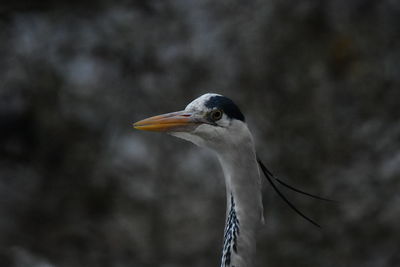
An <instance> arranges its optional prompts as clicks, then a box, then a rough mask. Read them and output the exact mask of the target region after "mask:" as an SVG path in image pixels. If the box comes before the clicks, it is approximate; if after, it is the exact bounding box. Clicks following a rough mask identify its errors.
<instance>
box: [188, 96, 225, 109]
mask: <svg viewBox="0 0 400 267" xmlns="http://www.w3.org/2000/svg"><path fill="white" fill-rule="evenodd" d="M213 96H221V95H219V94H214V93H207V94H204V95H202V96H199V97H198V98H196V99H195V100H193V101H192V102H190V103H189V104H188V105H187V106H186V108H185V110H191V111H193V110H205V109H208V108H206V106H205V103H207V101H208V100H209V99H210V98H211V97H213Z"/></svg>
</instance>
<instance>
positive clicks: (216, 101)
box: [205, 95, 245, 122]
mask: <svg viewBox="0 0 400 267" xmlns="http://www.w3.org/2000/svg"><path fill="white" fill-rule="evenodd" d="M205 106H206V107H207V108H209V109H215V108H216V109H219V110H223V112H224V113H225V114H226V115H227V116H228V117H229V118H232V119H237V120H241V121H243V122H244V121H245V119H244V116H243V114H242V112H241V111H240V109H239V108H238V107H237V106H236V105H235V103H233V101H232V100H230V99H229V98H227V97H225V96H219V95H216V96H212V97H210V99H208V101H207V102H206V103H205Z"/></svg>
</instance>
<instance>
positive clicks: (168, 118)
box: [133, 110, 199, 132]
mask: <svg viewBox="0 0 400 267" xmlns="http://www.w3.org/2000/svg"><path fill="white" fill-rule="evenodd" d="M198 124H199V121H198V120H196V119H194V118H193V113H190V112H187V111H184V110H183V111H178V112H172V113H167V114H162V115H158V116H154V117H150V118H147V119H144V120H141V121H138V122H135V123H134V124H133V127H134V128H135V129H138V130H143V131H154V132H177V131H185V130H187V129H188V127H191V126H196V125H198Z"/></svg>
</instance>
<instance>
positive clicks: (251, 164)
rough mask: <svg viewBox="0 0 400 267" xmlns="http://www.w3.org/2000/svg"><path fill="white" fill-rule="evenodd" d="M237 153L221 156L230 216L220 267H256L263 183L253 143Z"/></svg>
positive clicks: (222, 154)
mask: <svg viewBox="0 0 400 267" xmlns="http://www.w3.org/2000/svg"><path fill="white" fill-rule="evenodd" d="M244 147H245V149H243V146H240V152H239V150H237V153H224V152H221V153H218V158H219V160H220V162H221V165H222V168H223V171H224V175H225V182H226V189H227V213H226V225H225V233H224V244H223V252H222V254H223V255H222V263H221V267H227V266H229V267H230V266H236V267H251V266H254V259H255V251H256V233H257V230H258V228H259V225H260V223H261V222H263V206H262V198H261V185H260V183H261V181H260V174H259V170H258V165H257V161H256V154H255V151H254V146H253V142H252V141H251V142H249V143H248V144H247V145H245V146H244Z"/></svg>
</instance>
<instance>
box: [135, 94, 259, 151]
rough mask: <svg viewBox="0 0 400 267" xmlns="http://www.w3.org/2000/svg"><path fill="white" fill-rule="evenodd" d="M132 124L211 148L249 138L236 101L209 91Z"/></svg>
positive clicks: (142, 128) (229, 144)
mask: <svg viewBox="0 0 400 267" xmlns="http://www.w3.org/2000/svg"><path fill="white" fill-rule="evenodd" d="M133 126H134V127H135V128H136V129H138V130H145V131H157V132H167V133H169V134H171V135H173V136H176V137H179V138H182V139H185V140H188V141H190V142H192V143H194V144H196V145H198V146H201V147H209V148H212V149H214V150H219V149H220V148H221V147H226V146H232V145H236V144H238V143H241V142H243V141H246V140H247V139H248V138H249V137H250V139H251V135H250V132H249V130H248V128H247V125H246V123H245V118H244V116H243V114H242V112H241V111H240V109H239V108H238V107H237V106H236V105H235V103H234V102H233V101H232V100H230V99H229V98H227V97H224V96H222V95H218V94H211V93H208V94H205V95H202V96H200V97H199V98H197V99H195V100H193V101H192V102H191V103H189V104H188V105H187V106H186V108H185V109H184V110H182V111H178V112H172V113H167V114H162V115H158V116H154V117H150V118H147V119H144V120H141V121H138V122H136V123H134V124H133ZM249 141H250V140H249Z"/></svg>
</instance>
